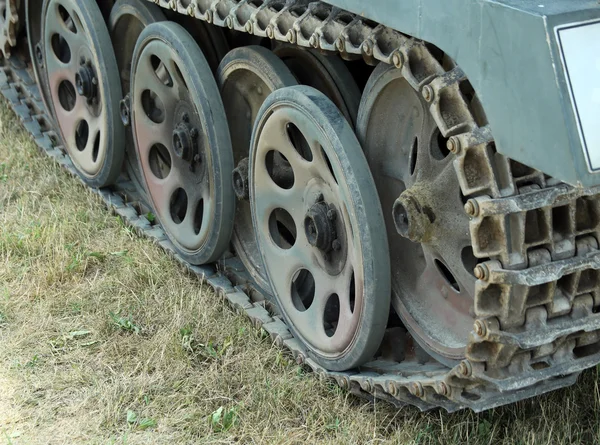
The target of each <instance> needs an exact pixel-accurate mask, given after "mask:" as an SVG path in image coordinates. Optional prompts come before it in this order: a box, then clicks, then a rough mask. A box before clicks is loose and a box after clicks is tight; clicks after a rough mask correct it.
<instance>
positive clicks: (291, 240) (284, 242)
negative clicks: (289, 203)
mask: <svg viewBox="0 0 600 445" xmlns="http://www.w3.org/2000/svg"><path fill="white" fill-rule="evenodd" d="M269 234H270V235H271V239H272V240H273V242H274V243H275V244H276V245H277V246H278V247H279V248H281V249H286V250H287V249H290V248H291V247H293V246H294V244H296V237H297V231H296V223H295V222H294V218H292V215H290V214H289V213H288V212H287V210H284V209H282V208H278V209H275V210H273V211H272V212H271V216H269Z"/></svg>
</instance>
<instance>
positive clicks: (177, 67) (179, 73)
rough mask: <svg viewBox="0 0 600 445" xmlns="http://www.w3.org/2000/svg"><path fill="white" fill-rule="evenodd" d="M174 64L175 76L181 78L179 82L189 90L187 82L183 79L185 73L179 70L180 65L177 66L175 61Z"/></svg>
mask: <svg viewBox="0 0 600 445" xmlns="http://www.w3.org/2000/svg"><path fill="white" fill-rule="evenodd" d="M172 63H173V68H174V71H175V74H176V75H177V77H178V78H179V80H180V81H181V83H182V84H183V86H184V87H185V89H186V90H187V89H188V86H187V82H186V81H185V78H184V77H183V73H182V72H181V70H180V69H179V65H177V62H175V61H173V62H172Z"/></svg>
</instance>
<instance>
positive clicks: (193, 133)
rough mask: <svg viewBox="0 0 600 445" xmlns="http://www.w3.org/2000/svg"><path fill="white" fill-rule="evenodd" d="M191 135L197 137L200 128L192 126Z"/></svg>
mask: <svg viewBox="0 0 600 445" xmlns="http://www.w3.org/2000/svg"><path fill="white" fill-rule="evenodd" d="M190 136H191V137H192V138H194V139H196V138H197V137H198V130H197V129H195V128H192V130H191V131H190Z"/></svg>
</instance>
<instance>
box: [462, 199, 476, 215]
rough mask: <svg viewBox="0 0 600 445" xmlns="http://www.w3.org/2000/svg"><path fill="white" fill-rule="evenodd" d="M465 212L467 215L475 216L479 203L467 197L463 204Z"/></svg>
mask: <svg viewBox="0 0 600 445" xmlns="http://www.w3.org/2000/svg"><path fill="white" fill-rule="evenodd" d="M465 212H466V213H467V215H469V216H477V214H478V213H479V204H477V201H475V200H474V199H469V200H468V201H467V203H466V204H465Z"/></svg>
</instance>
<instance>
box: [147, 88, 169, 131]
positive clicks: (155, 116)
mask: <svg viewBox="0 0 600 445" xmlns="http://www.w3.org/2000/svg"><path fill="white" fill-rule="evenodd" d="M142 109H143V110H144V113H146V116H147V117H148V119H150V120H151V121H152V122H154V123H155V124H161V123H163V122H164V120H165V106H164V105H163V103H162V101H161V100H160V97H158V95H157V94H156V93H155V92H154V91H151V90H144V92H143V93H142Z"/></svg>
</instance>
